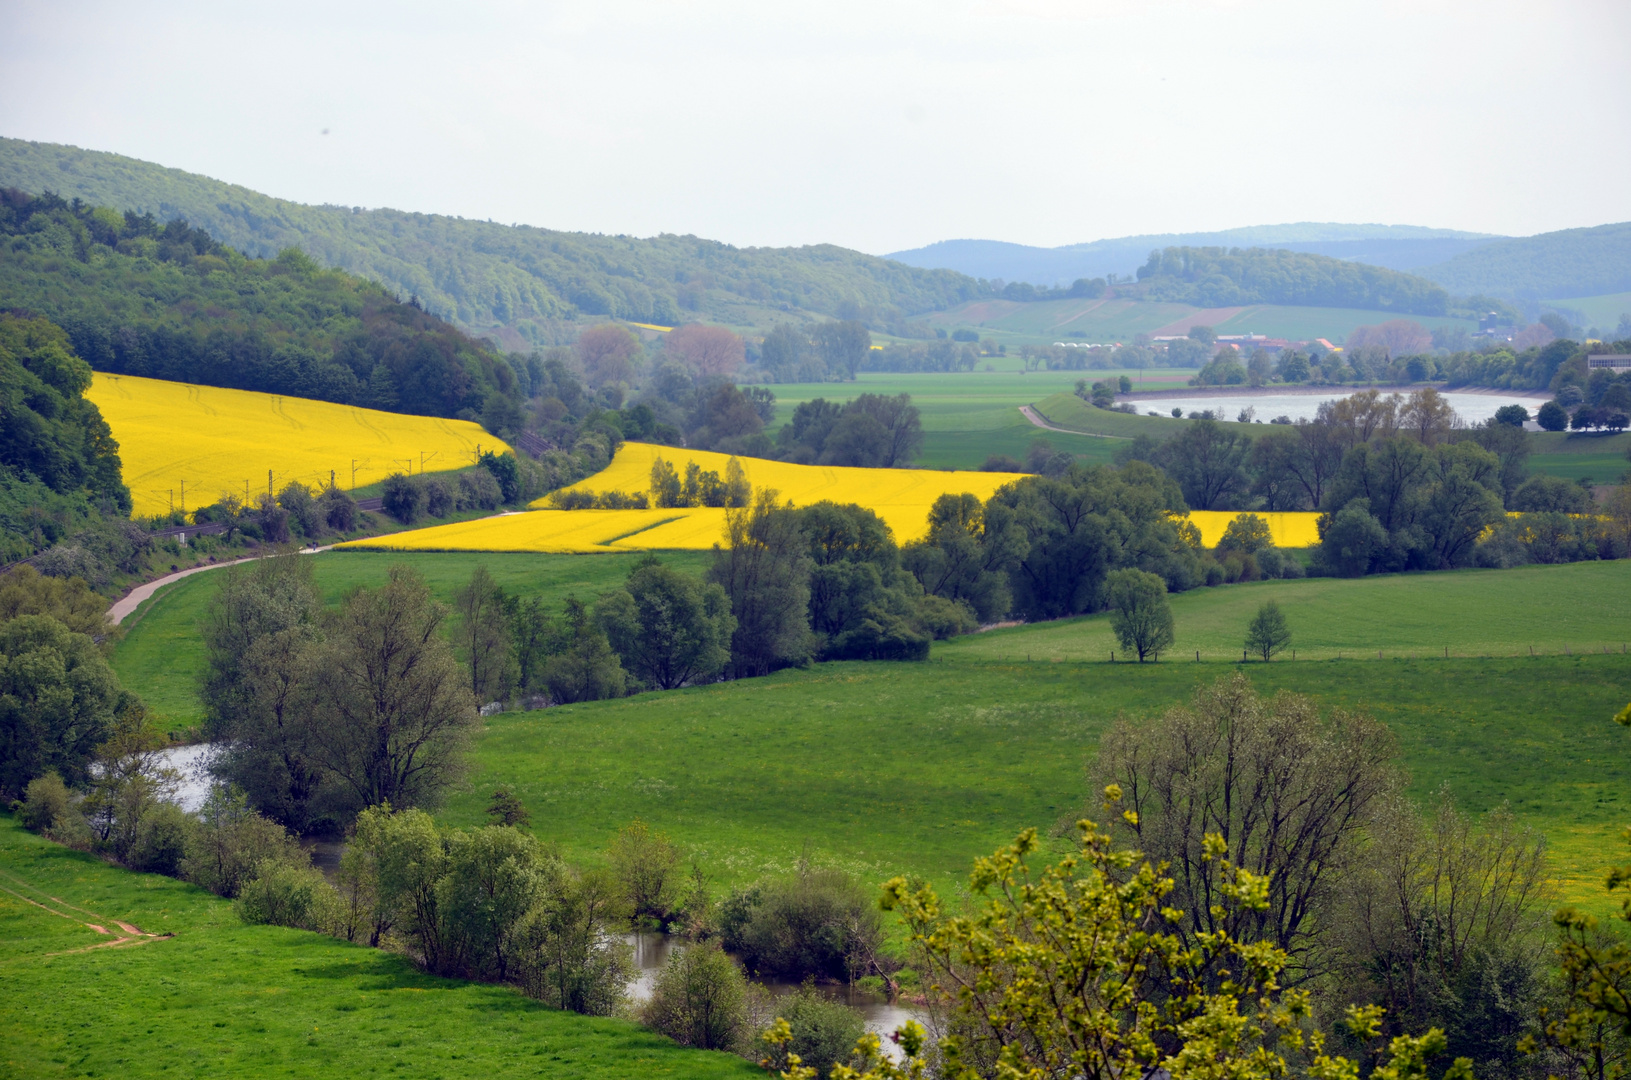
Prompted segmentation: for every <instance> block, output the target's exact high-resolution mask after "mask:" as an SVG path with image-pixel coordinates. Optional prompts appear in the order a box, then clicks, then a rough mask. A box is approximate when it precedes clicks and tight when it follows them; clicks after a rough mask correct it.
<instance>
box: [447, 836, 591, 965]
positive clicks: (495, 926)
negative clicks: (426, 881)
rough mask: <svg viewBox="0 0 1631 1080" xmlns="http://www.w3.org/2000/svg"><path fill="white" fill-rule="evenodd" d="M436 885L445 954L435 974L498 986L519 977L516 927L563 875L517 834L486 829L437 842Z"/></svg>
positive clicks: (546, 854)
mask: <svg viewBox="0 0 1631 1080" xmlns="http://www.w3.org/2000/svg"><path fill="white" fill-rule="evenodd" d="M442 846H443V850H444V851H445V853H446V854H445V856H444V862H443V864H442V876H441V879H440V880H439V881H438V882H437V883H436V892H437V897H436V907H437V914H438V916H439V918H440V919H441V921H442V929H441V931H440V933H441V936H442V940H443V942H444V948H443V951H442V954H441V955H442V959H441V964H440V967H439V970H440V972H441V973H443V974H458V975H464V976H466V977H469V978H477V979H485V980H488V981H493V982H505V981H508V980H510V979H512V978H514V977H515V976H516V975H517V974H518V973H519V967H520V963H521V960H520V953H521V951H522V949H523V947H524V946H523V942H522V940H521V939H520V937H519V933H520V930H521V922H522V919H523V918H524V917H525V915H526V914H527V912H528V911H530V910H531V909H532V908H533V907H534V906H535V905H536V904H537V903H538V902H539V901H540V899H541V898H542V897H543V894H544V892H545V891H546V890H547V889H548V887H549V885H550V883H551V882H552V881H553V880H554V879H555V878H557V877H558V876H560V875H561V874H562V873H563V872H564V871H563V868H562V867H561V865H560V859H559V858H558V857H557V856H555V855H554V854H552V853H550V852H549V851H546V850H545V849H544V848H543V846H542V845H540V844H539V843H538V841H536V840H534V839H533V838H532V837H530V836H528V835H527V834H526V833H524V832H522V831H521V830H519V829H512V828H509V827H507V826H504V825H488V826H486V827H484V828H480V829H470V830H464V829H449V830H447V831H446V832H444V834H443V836H442Z"/></svg>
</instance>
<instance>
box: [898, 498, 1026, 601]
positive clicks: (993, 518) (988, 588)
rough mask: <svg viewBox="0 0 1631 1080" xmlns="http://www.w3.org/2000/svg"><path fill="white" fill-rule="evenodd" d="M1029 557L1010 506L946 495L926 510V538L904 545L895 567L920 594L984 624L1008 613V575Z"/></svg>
mask: <svg viewBox="0 0 1631 1080" xmlns="http://www.w3.org/2000/svg"><path fill="white" fill-rule="evenodd" d="M1029 551H1030V542H1029V540H1027V538H1026V534H1025V529H1024V528H1023V527H1022V526H1021V525H1020V524H1019V522H1018V521H1017V520H1016V514H1015V511H1014V508H1013V507H1012V506H1011V505H1009V504H1008V503H1006V502H1002V501H1000V500H997V499H992V500H991V501H990V502H988V503H981V502H980V500H979V497H978V496H975V495H970V494H967V493H964V494H961V495H950V494H948V495H942V496H940V497H939V498H938V499H936V500H935V502H934V505H933V506H932V507H930V509H929V533H928V535H927V536H925V537H924V538H923V539H922V540H918V541H914V542H913V543H910V544H908V545H906V547H905V548H904V549H902V551H901V562H902V564H903V565H904V566H905V567H906V568H907V569H908V570H909V571H911V573H912V575H913V576H914V577H916V578H917V580H918V583H919V584H920V585H922V586H923V591H924V592H926V593H928V594H930V595H931V596H939V597H943V598H945V599H947V600H951V601H954V602H956V603H960V604H963V605H965V606H967V607H968V609H969V610H970V612H972V613H973V615H974V617H975V618H976V619H978V620H979V621H980V622H982V623H986V622H994V621H996V620H997V619H1000V618H1002V617H1003V616H1004V615H1006V614H1008V611H1009V609H1010V608H1011V607H1013V593H1012V591H1011V590H1010V588H1009V574H1010V573H1011V572H1013V571H1014V570H1015V569H1016V568H1017V567H1018V566H1019V563H1020V560H1022V559H1024V558H1025V556H1026V555H1027V554H1028V553H1029Z"/></svg>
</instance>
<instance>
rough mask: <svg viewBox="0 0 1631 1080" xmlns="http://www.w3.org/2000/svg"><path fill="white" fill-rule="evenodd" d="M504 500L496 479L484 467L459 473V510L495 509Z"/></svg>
mask: <svg viewBox="0 0 1631 1080" xmlns="http://www.w3.org/2000/svg"><path fill="white" fill-rule="evenodd" d="M503 501H504V492H503V491H501V490H499V486H498V481H497V480H495V479H493V474H492V473H490V472H488V471H487V470H486V469H471V470H470V471H469V472H463V473H460V474H459V494H458V508H459V509H460V510H497V509H498V504H499V503H501V502H503Z"/></svg>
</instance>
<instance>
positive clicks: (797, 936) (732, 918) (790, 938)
mask: <svg viewBox="0 0 1631 1080" xmlns="http://www.w3.org/2000/svg"><path fill="white" fill-rule="evenodd" d="M720 935H721V937H722V939H723V941H724V943H725V947H726V948H728V949H730V950H731V951H732V952H735V953H737V954H738V955H740V956H741V957H742V960H743V962H744V963H745V964H747V966H748V967H749V968H750V969H751V970H753V971H756V972H758V973H761V974H765V975H775V976H779V977H782V978H792V979H803V978H806V977H809V976H815V977H817V978H826V979H851V980H852V979H855V978H857V977H858V976H860V975H862V974H865V973H866V972H867V971H868V970H869V969H870V968H872V967H873V966H875V965H874V961H873V957H874V954H875V953H876V951H877V949H878V946H879V943H880V942H881V941H882V940H883V923H882V920H881V918H880V917H879V915H878V910H877V905H876V904H874V903H873V902H872V898H871V896H869V895H868V893H867V891H866V890H865V889H863V888H862V887H861V886H860V885H859V884H858V883H856V882H855V881H854V880H853V879H852V878H850V877H849V875H847V874H845V873H844V872H842V871H840V870H817V869H813V868H811V867H808V866H804V867H801V868H800V870H799V872H798V873H796V874H794V875H792V876H790V877H786V878H781V879H778V880H771V881H768V882H762V883H760V884H758V885H754V886H752V887H750V888H748V889H745V890H738V891H737V892H735V893H733V894H732V895H731V896H729V897H728V898H727V899H726V901H725V903H724V905H723V906H722V908H721V911H720Z"/></svg>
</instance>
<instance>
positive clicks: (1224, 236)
mask: <svg viewBox="0 0 1631 1080" xmlns="http://www.w3.org/2000/svg"><path fill="white" fill-rule="evenodd" d="M1496 239H1499V238H1498V237H1492V236H1488V235H1485V234H1481V233H1467V232H1457V231H1456V230H1453V229H1428V228H1422V227H1420V226H1415V225H1343V224H1330V223H1318V222H1300V223H1297V224H1292V225H1253V226H1248V227H1246V228H1241V229H1224V230H1222V231H1220V232H1206V233H1160V234H1150V235H1145V236H1123V237H1117V238H1115V239H1110V240H1095V241H1092V242H1091V243H1085V244H1066V245H1065V246H1063V247H1056V248H1044V247H1031V246H1028V245H1025V244H1010V243H1005V242H1003V241H1001V240H942V241H940V242H939V243H936V244H930V245H929V246H927V247H921V248H914V249H913V250H910V251H897V252H894V253H892V254H890V255H887V256H885V258H889V259H895V260H898V261H900V262H904V263H907V264H909V265H911V266H921V267H926V268H943V269H947V270H956V271H958V272H960V273H964V274H968V275H970V276H972V277H978V278H991V279H995V278H1002V279H1003V280H1005V281H1028V282H1030V283H1031V284H1033V285H1043V286H1054V285H1068V284H1069V283H1070V282H1072V281H1075V280H1076V279H1077V278H1095V277H1108V276H1109V275H1111V274H1115V275H1116V276H1118V277H1129V276H1131V275H1132V273H1133V272H1134V271H1135V270H1137V269H1138V267H1140V266H1142V265H1143V264H1144V262H1145V260H1147V259H1148V258H1149V256H1150V252H1151V251H1153V250H1156V249H1158V248H1166V247H1183V246H1190V247H1217V246H1223V247H1274V248H1281V249H1284V250H1288V251H1297V252H1306V253H1309V254H1313V255H1328V256H1331V257H1332V258H1337V259H1347V260H1353V261H1355V262H1363V263H1368V264H1370V265H1372V266H1380V267H1384V268H1387V269H1390V270H1414V269H1415V268H1416V267H1419V266H1425V265H1427V264H1429V263H1436V262H1442V261H1444V260H1446V259H1450V258H1453V257H1455V256H1457V255H1460V254H1461V253H1463V252H1465V251H1471V250H1473V249H1474V248H1478V247H1481V246H1483V245H1484V244H1488V243H1490V242H1492V241H1493V240H1496Z"/></svg>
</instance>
